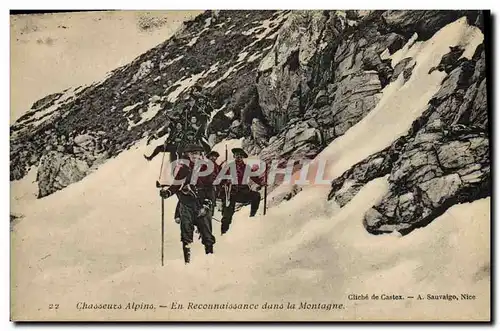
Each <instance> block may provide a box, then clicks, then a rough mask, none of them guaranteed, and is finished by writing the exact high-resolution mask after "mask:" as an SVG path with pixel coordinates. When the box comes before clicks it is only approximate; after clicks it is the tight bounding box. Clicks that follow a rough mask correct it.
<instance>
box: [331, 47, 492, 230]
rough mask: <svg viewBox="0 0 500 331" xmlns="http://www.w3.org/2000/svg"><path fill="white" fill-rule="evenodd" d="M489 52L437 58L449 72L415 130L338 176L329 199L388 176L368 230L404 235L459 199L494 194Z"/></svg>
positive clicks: (342, 199)
mask: <svg viewBox="0 0 500 331" xmlns="http://www.w3.org/2000/svg"><path fill="white" fill-rule="evenodd" d="M450 51H451V52H455V51H456V50H455V49H451V50H450ZM484 56H485V54H484V49H483V48H482V47H478V48H477V50H476V53H475V54H474V56H473V57H472V59H471V60H466V59H464V60H463V61H460V62H458V61H455V62H454V64H453V63H449V65H451V66H452V67H449V66H448V64H446V65H444V66H441V65H440V66H441V68H442V70H445V69H446V68H447V70H448V71H449V74H448V75H447V76H446V77H445V79H444V81H443V84H442V86H441V89H440V90H439V91H438V92H437V93H436V94H435V95H434V98H433V99H432V100H431V101H430V103H429V106H428V109H427V110H426V111H425V112H424V114H423V115H422V116H421V117H420V118H419V119H417V120H416V121H415V122H414V123H413V127H412V129H411V130H410V132H409V133H408V134H407V135H406V136H404V137H401V138H400V139H398V140H397V141H395V142H394V143H393V144H392V145H391V146H390V147H388V148H386V149H385V150H383V151H381V152H379V153H376V154H374V155H372V156H370V157H369V158H367V159H366V160H363V161H361V162H360V163H358V164H356V165H355V166H354V167H352V168H351V169H349V170H348V171H346V172H345V173H344V174H343V175H342V176H341V177H339V178H337V179H335V180H334V181H333V183H332V190H331V192H330V195H329V198H330V199H331V198H335V200H336V201H337V202H338V203H339V204H340V205H341V206H343V205H345V204H347V203H348V202H349V201H350V200H351V199H352V197H353V196H354V195H356V194H357V193H358V192H359V190H360V189H361V187H363V185H364V184H366V183H367V182H369V181H370V180H372V179H374V178H377V177H382V176H385V175H389V177H388V178H389V193H388V194H387V195H386V196H384V197H383V199H382V201H381V202H380V203H379V204H377V205H375V206H373V208H372V209H371V210H370V211H369V212H367V214H366V215H365V220H364V224H365V227H366V228H367V230H368V231H369V232H371V233H375V234H377V233H385V232H392V231H399V232H401V233H403V234H407V233H409V232H411V231H412V230H414V229H415V228H418V227H422V226H425V225H427V224H428V223H429V222H431V221H432V220H433V219H435V218H436V217H438V216H439V215H441V214H442V213H444V212H445V211H446V209H447V208H449V207H450V206H452V205H454V204H456V203H463V202H470V201H473V200H476V199H480V198H483V197H486V196H490V195H491V178H490V157H489V155H490V150H489V134H488V121H487V104H486V100H485V99H484V98H482V97H481V96H482V95H485V93H486V90H485V88H486V72H485V71H484ZM449 58H450V56H449V55H447V56H444V57H443V61H444V62H448V60H449ZM443 61H442V62H441V64H443ZM481 88H482V89H483V90H481ZM475 96H479V97H475Z"/></svg>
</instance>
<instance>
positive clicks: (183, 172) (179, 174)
mask: <svg viewBox="0 0 500 331" xmlns="http://www.w3.org/2000/svg"><path fill="white" fill-rule="evenodd" d="M188 173H189V169H188V168H187V167H186V166H185V165H182V164H181V165H178V168H177V169H175V170H174V179H175V181H183V180H185V179H186V177H187V175H188ZM181 187H182V184H173V185H170V187H168V188H167V189H166V191H167V192H168V195H169V196H172V195H174V194H176V193H177V192H179V190H180V189H181Z"/></svg>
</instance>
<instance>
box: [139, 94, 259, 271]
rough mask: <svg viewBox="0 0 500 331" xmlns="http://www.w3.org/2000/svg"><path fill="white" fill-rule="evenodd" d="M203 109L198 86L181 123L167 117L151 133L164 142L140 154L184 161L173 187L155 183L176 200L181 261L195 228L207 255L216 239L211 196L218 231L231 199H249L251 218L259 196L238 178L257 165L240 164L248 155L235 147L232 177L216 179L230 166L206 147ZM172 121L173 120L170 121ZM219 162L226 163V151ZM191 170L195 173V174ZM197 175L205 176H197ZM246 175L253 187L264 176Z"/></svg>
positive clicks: (224, 225) (228, 219) (225, 226)
mask: <svg viewBox="0 0 500 331" xmlns="http://www.w3.org/2000/svg"><path fill="white" fill-rule="evenodd" d="M212 110H213V109H212ZM209 111H210V105H209V102H208V100H207V98H206V97H205V96H204V95H203V94H201V87H199V86H196V87H195V88H194V89H193V92H191V94H190V95H189V98H188V102H187V103H186V105H185V107H184V110H183V115H184V116H185V119H184V125H183V124H182V121H181V120H180V119H178V118H174V119H173V120H167V123H166V124H165V126H164V128H163V129H162V130H161V131H160V132H158V134H157V135H156V136H157V137H160V136H164V135H166V134H167V133H169V135H168V138H167V139H166V140H165V143H164V144H162V145H159V146H157V147H156V148H155V150H154V151H153V153H152V154H151V155H149V156H147V155H144V157H145V158H146V159H147V160H148V161H150V160H152V159H153V158H154V157H155V156H157V155H158V154H160V153H162V152H168V153H170V160H171V161H174V160H177V159H180V160H183V161H185V162H178V163H177V166H176V168H175V169H174V172H173V173H174V175H173V177H174V178H173V179H174V182H175V183H174V184H173V185H168V186H164V185H161V184H160V183H159V182H157V183H156V186H157V187H158V188H160V196H161V197H162V198H163V199H167V198H169V197H171V196H173V195H176V196H177V198H178V203H177V207H176V210H175V216H174V218H175V222H176V223H178V224H180V230H181V242H182V249H183V253H184V262H185V263H189V262H190V260H191V247H190V246H191V244H192V243H193V237H194V232H195V228H197V230H198V232H199V234H200V238H201V242H202V244H203V245H204V246H205V253H206V254H213V252H214V244H215V241H216V240H215V237H214V235H213V229H212V219H213V215H214V211H215V206H216V201H217V200H221V202H222V218H221V220H220V222H221V228H220V229H221V235H224V234H225V233H227V231H228V230H229V227H230V225H231V223H232V219H233V215H234V212H235V206H236V203H245V204H247V203H249V204H250V217H253V216H255V214H256V213H257V210H258V209H259V205H260V200H261V194H260V193H259V192H258V191H254V190H251V189H250V186H249V185H248V183H246V181H245V180H244V175H245V171H252V173H256V172H257V171H256V170H258V169H256V168H255V167H256V166H254V167H253V168H251V167H250V166H249V165H247V164H246V163H245V162H244V159H245V158H247V157H248V155H247V153H246V152H245V151H244V150H243V149H241V148H233V149H232V150H231V151H232V153H233V157H234V161H232V162H234V168H235V169H236V175H237V176H236V177H237V178H233V179H231V180H228V179H224V180H221V181H218V180H217V177H218V176H219V174H220V173H221V171H223V169H228V171H227V172H226V171H224V172H226V173H225V174H222V175H229V172H230V171H229V169H230V168H231V167H230V166H231V164H226V166H225V167H223V165H222V164H218V163H217V159H218V158H219V156H220V155H219V153H218V152H217V151H212V150H211V147H210V145H209V144H208V143H207V141H206V139H205V137H206V136H207V135H206V130H207V123H208V120H209V118H210V113H209ZM188 114H189V116H188ZM174 122H176V123H175V124H174ZM226 154H227V152H226ZM200 160H203V161H204V164H203V165H202V167H201V168H196V164H197V162H198V161H200ZM225 162H227V155H226V161H225ZM209 165H210V168H211V169H213V171H210V172H208V171H206V170H207V169H206V167H208V166H209ZM249 167H250V168H249ZM197 171H198V173H197V174H195V172H197ZM201 173H207V174H206V175H201ZM193 175H195V177H194V179H195V180H192V178H193ZM225 178H227V176H225ZM249 179H251V180H252V181H254V182H255V183H256V184H257V185H258V190H260V188H261V187H263V186H264V185H265V179H263V178H261V177H260V176H253V177H250V178H249Z"/></svg>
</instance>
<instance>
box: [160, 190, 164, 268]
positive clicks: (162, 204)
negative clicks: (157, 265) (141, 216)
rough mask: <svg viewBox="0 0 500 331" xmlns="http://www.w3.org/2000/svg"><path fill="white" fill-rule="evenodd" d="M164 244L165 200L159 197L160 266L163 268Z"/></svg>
mask: <svg viewBox="0 0 500 331" xmlns="http://www.w3.org/2000/svg"><path fill="white" fill-rule="evenodd" d="M164 243H165V199H164V198H163V197H161V266H162V267H163V252H164Z"/></svg>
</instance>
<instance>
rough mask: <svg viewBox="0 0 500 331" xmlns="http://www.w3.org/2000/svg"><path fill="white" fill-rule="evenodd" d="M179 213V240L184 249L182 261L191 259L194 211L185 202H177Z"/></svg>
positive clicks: (186, 261)
mask: <svg viewBox="0 0 500 331" xmlns="http://www.w3.org/2000/svg"><path fill="white" fill-rule="evenodd" d="M179 215H180V218H181V241H182V250H183V251H184V262H185V263H189V262H190V260H191V248H190V244H191V243H192V242H193V231H194V222H195V211H194V209H192V208H190V207H189V206H187V205H185V204H182V203H181V204H179Z"/></svg>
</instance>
